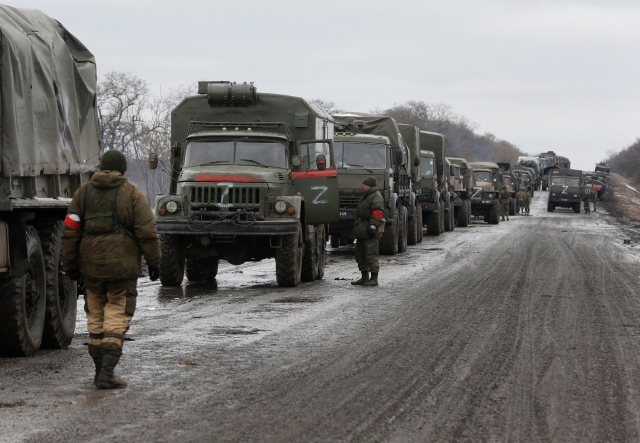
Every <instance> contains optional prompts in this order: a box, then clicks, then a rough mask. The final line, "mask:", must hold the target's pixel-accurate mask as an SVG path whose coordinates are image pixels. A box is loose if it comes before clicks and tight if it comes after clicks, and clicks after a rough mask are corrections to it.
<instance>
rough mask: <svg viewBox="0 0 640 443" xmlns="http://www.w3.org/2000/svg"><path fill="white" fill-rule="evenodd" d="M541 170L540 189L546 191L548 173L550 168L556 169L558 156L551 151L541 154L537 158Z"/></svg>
mask: <svg viewBox="0 0 640 443" xmlns="http://www.w3.org/2000/svg"><path fill="white" fill-rule="evenodd" d="M538 157H539V158H540V164H541V169H542V182H541V189H542V190H543V191H546V190H547V189H548V187H549V171H550V170H551V169H552V168H558V167H559V163H558V156H557V155H556V153H555V152H553V151H548V152H543V153H542V154H540V155H539V156H538Z"/></svg>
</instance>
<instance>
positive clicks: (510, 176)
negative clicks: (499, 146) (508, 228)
mask: <svg viewBox="0 0 640 443" xmlns="http://www.w3.org/2000/svg"><path fill="white" fill-rule="evenodd" d="M497 165H498V166H499V167H500V169H501V170H502V184H503V185H505V186H506V187H507V191H509V215H516V200H517V199H516V194H517V193H518V191H519V190H520V177H519V176H517V175H516V174H514V173H513V172H512V171H511V164H509V163H497Z"/></svg>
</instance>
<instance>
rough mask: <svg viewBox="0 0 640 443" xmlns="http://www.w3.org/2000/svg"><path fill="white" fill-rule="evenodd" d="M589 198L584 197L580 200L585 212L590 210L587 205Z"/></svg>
mask: <svg viewBox="0 0 640 443" xmlns="http://www.w3.org/2000/svg"><path fill="white" fill-rule="evenodd" d="M589 200H590V199H589V198H585V199H584V200H582V202H583V203H584V212H585V213H589V212H591V208H590V207H589Z"/></svg>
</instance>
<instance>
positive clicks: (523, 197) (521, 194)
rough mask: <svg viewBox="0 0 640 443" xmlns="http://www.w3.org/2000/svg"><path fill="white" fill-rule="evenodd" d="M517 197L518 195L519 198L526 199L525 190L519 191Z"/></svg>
mask: <svg viewBox="0 0 640 443" xmlns="http://www.w3.org/2000/svg"><path fill="white" fill-rule="evenodd" d="M516 197H518V200H520V201H524V199H525V195H524V191H518V193H517V194H516Z"/></svg>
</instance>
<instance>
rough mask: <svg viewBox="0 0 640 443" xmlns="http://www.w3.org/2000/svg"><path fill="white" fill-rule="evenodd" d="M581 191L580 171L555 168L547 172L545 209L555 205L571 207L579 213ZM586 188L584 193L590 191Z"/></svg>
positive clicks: (552, 207) (552, 208)
mask: <svg viewBox="0 0 640 443" xmlns="http://www.w3.org/2000/svg"><path fill="white" fill-rule="evenodd" d="M582 192H583V185H582V171H580V170H578V169H565V168H555V169H551V170H550V172H549V199H548V200H547V211H549V212H553V211H554V210H555V209H556V208H557V207H565V208H572V209H573V212H575V213H578V214H579V213H580V201H581V193H582ZM590 192H591V191H590V190H589V189H586V193H587V194H588V193H590Z"/></svg>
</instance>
